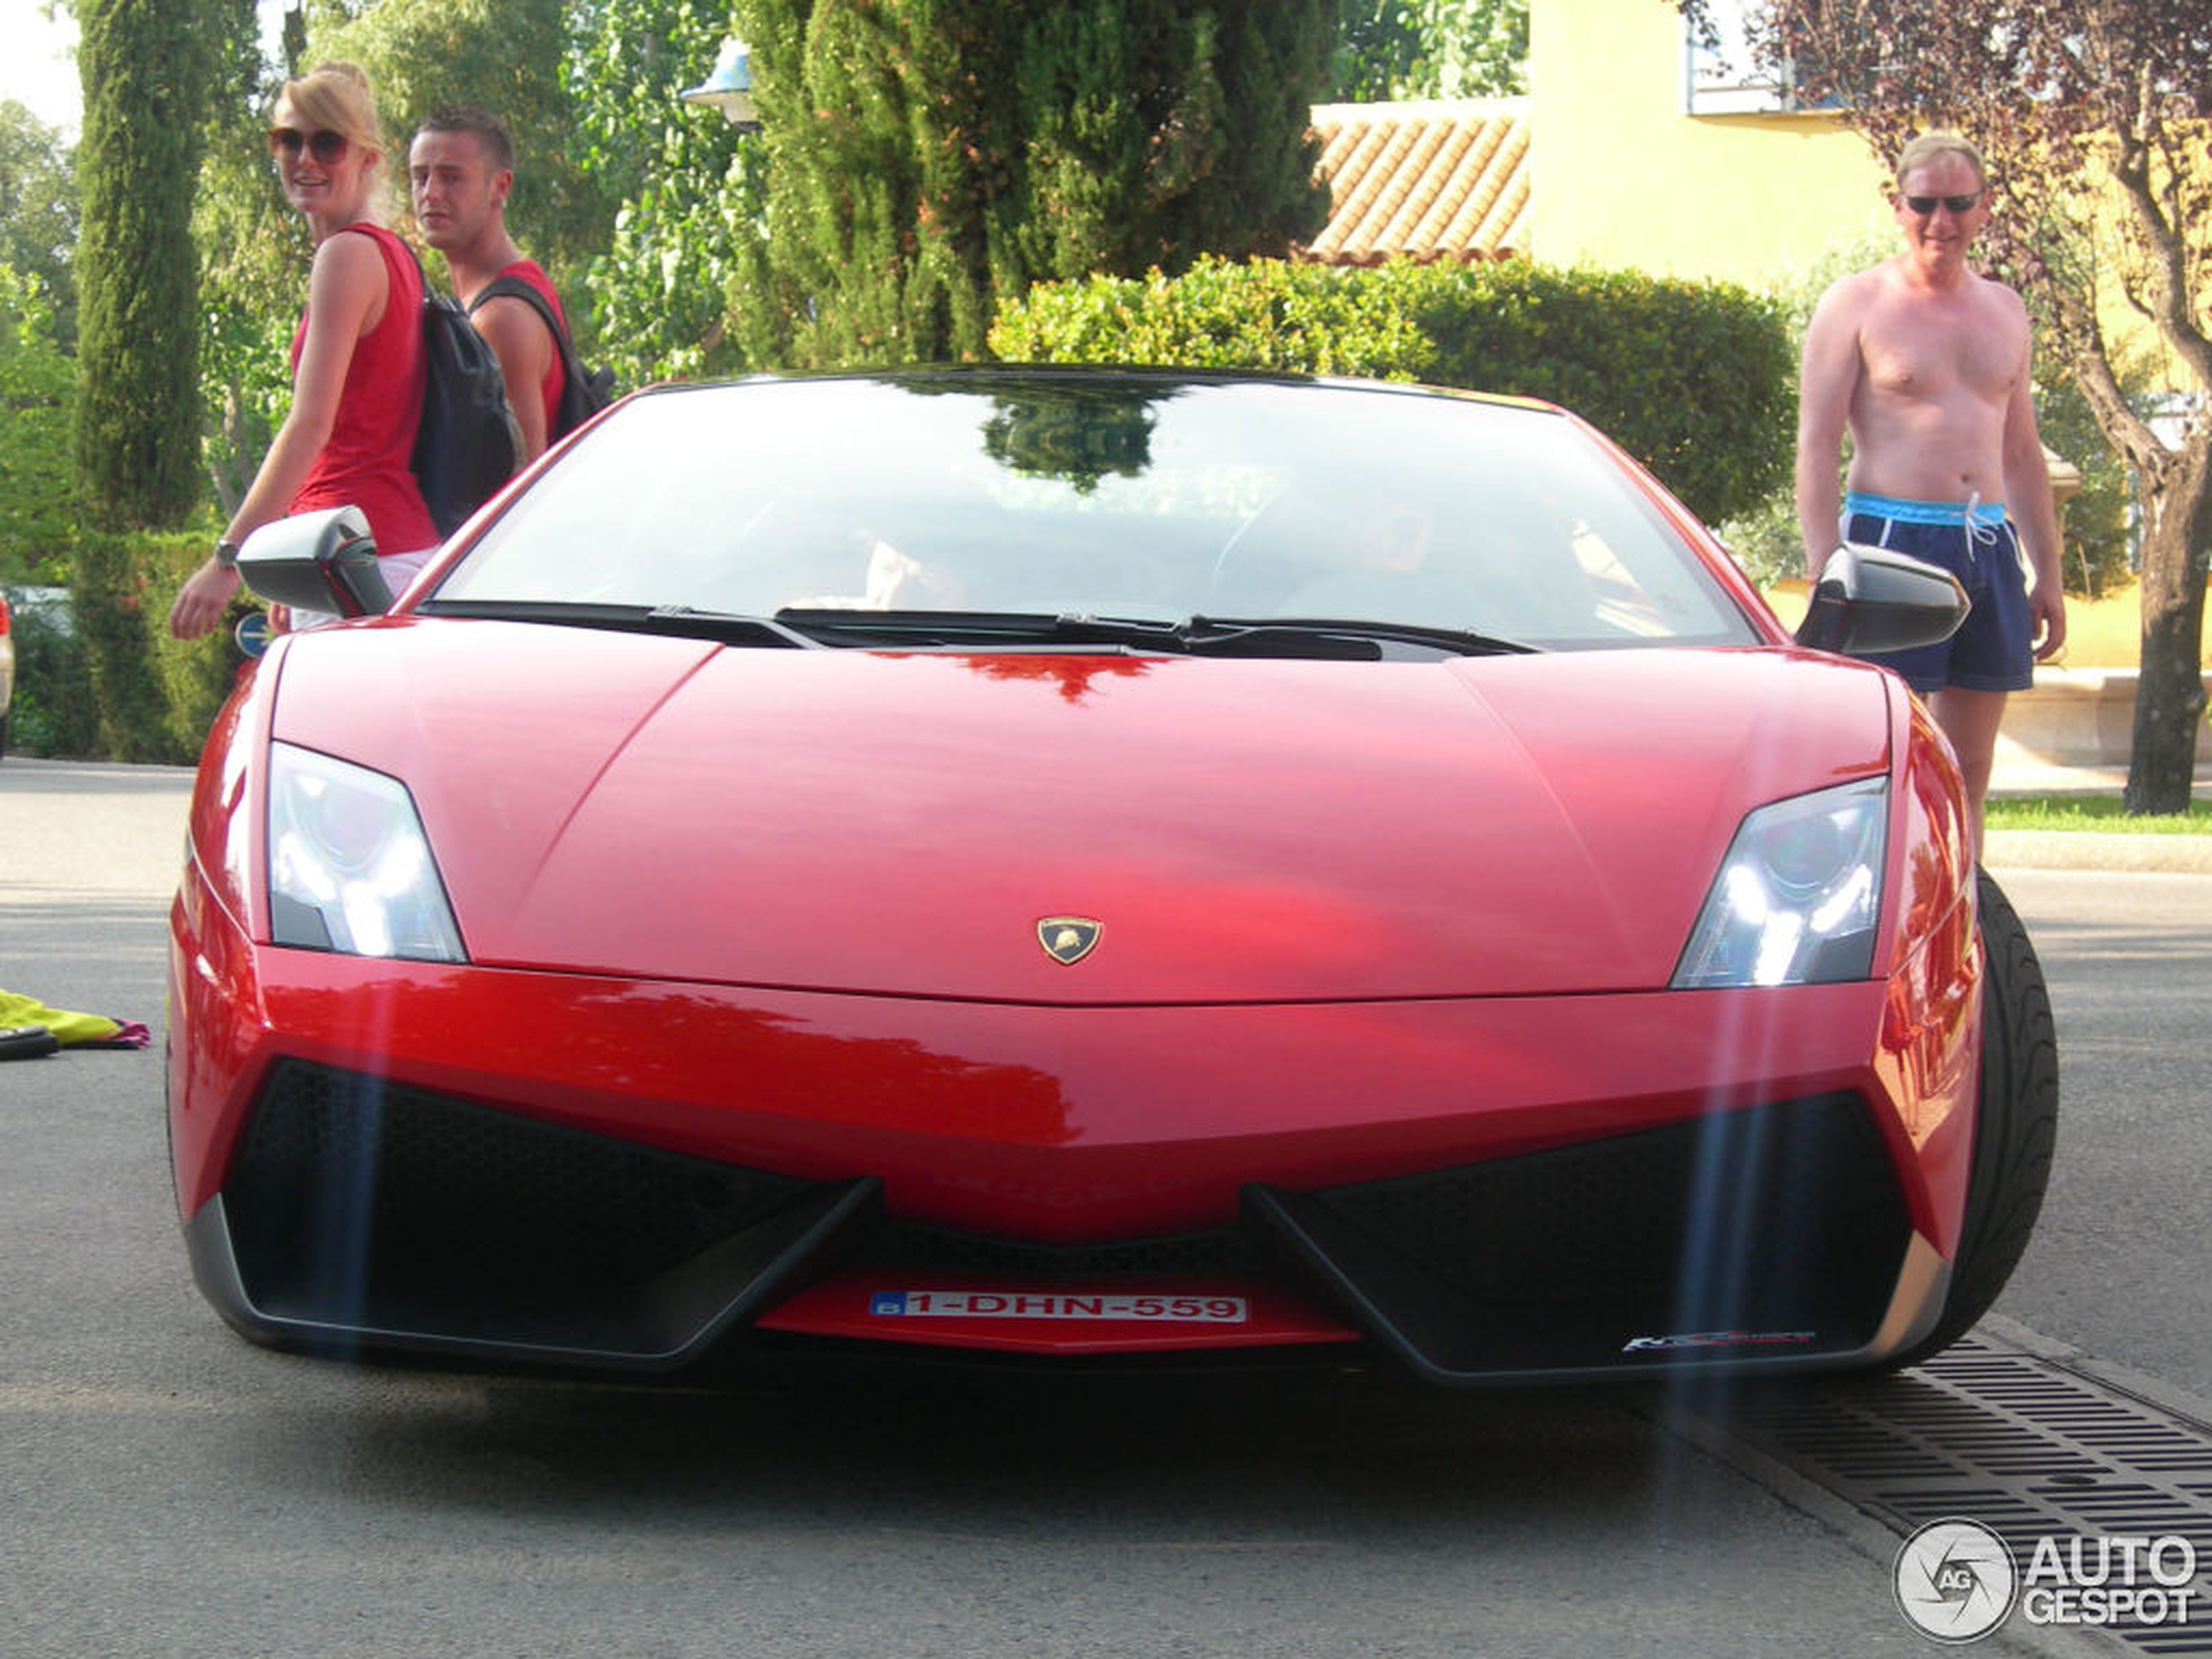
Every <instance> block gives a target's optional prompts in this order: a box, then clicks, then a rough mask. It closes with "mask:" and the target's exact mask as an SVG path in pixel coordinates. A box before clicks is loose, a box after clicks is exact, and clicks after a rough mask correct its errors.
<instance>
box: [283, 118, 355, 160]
mask: <svg viewBox="0 0 2212 1659" xmlns="http://www.w3.org/2000/svg"><path fill="white" fill-rule="evenodd" d="M302 149H304V150H306V151H307V152H308V153H309V154H310V155H312V156H314V158H315V159H316V160H317V161H320V163H322V165H324V166H326V167H327V166H328V165H330V164H331V163H332V162H334V161H335V160H337V159H338V158H339V157H341V156H342V155H344V154H345V153H346V135H345V134H344V133H342V132H332V131H331V130H330V129H329V128H328V127H319V128H317V129H316V130H315V131H314V132H300V129H299V128H297V127H271V128H270V129H269V153H270V154H271V155H273V156H278V155H280V156H283V157H285V158H287V159H289V158H293V157H295V156H297V155H298V154H299V153H300V151H301V150H302Z"/></svg>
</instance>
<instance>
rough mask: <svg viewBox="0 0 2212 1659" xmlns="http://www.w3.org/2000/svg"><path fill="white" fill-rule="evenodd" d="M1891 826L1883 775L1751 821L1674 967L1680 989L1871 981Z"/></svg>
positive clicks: (1760, 813) (1766, 811) (1780, 806)
mask: <svg viewBox="0 0 2212 1659" xmlns="http://www.w3.org/2000/svg"><path fill="white" fill-rule="evenodd" d="M1888 825H1889V784H1888V780H1887V779H1881V778H1869V779H1865V780H1864V781H1862V782H1859V783H1855V784H1845V785H1844V786H1842V787H1841V788H1838V789H1824V790H1820V791H1818V792H1817V793H1814V794H1811V795H1799V796H1797V797H1796V798H1795V799H1791V800H1778V801H1776V802H1775V803H1774V804H1773V805H1772V806H1762V807H1760V808H1759V809H1758V810H1757V812H1755V813H1751V814H1750V815H1749V816H1748V817H1746V818H1745V819H1744V820H1743V827H1741V828H1740V829H1738V830H1737V832H1736V840H1734V841H1733V842H1731V843H1730V846H1729V849H1728V857H1727V858H1726V859H1725V860H1723V861H1722V863H1721V873H1720V877H1719V879H1718V880H1716V881H1715V882H1714V883H1713V890H1712V892H1711V894H1710V895H1709V896H1708V897H1707V898H1706V900H1705V909H1704V914H1703V915H1701V916H1699V918H1698V919H1697V926H1696V928H1695V929H1693V930H1692V932H1691V933H1690V935H1689V947H1688V948H1686V949H1685V950H1684V951H1683V954H1682V962H1681V965H1680V966H1679V967H1677V968H1676V969H1675V977H1674V981H1673V982H1674V984H1675V985H1676V987H1677V988H1695V987H1704V986H1720V985H1815V984H1822V983H1827V982H1832V981H1837V980H1851V979H1865V977H1866V976H1867V975H1868V974H1870V973H1871V972H1872V970H1873V965H1874V929H1875V927H1876V925H1877V924H1878V922H1879V921H1880V920H1881V915H1882V855H1883V850H1884V847H1885V842H1886V833H1887V828H1888Z"/></svg>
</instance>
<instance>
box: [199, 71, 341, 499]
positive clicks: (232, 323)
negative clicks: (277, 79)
mask: <svg viewBox="0 0 2212 1659" xmlns="http://www.w3.org/2000/svg"><path fill="white" fill-rule="evenodd" d="M220 45H221V51H220V52H219V56H218V57H217V60H216V74H215V77H214V80H213V84H212V89H211V96H210V101H209V109H208V112H207V125H206V140H205V144H204V146H203V153H202V158H201V162H200V175H199V191H198V192H197V193H196V195H195V197H194V199H193V202H192V242H193V245H194V246H196V247H197V248H198V249H199V257H200V307H199V372H200V402H201V409H202V413H203V421H204V427H203V435H204V444H203V448H202V460H203V463H204V465H205V466H206V472H207V476H208V481H209V482H210V483H211V484H212V487H213V490H214V496H215V501H216V503H217V505H218V507H219V509H220V510H221V512H222V514H223V515H224V516H226V517H227V516H229V515H230V514H231V513H232V512H233V511H235V510H236V509H237V507H238V504H239V502H240V501H241V500H242V499H244V497H245V495H246V488H247V486H248V485H250V484H251V483H252V482H253V473H254V469H256V468H257V467H259V466H260V461H261V455H262V454H263V452H264V451H265V450H266V449H267V448H268V445H269V440H270V438H271V437H272V436H273V435H274V434H275V431H276V428H277V425H278V423H279V422H280V421H281V420H282V419H283V418H284V412H285V408H286V407H287V404H288V403H289V402H290V401H291V396H292V377H291V374H290V373H289V368H288V364H287V351H286V347H287V342H288V341H289V340H290V339H291V336H292V329H293V325H294V324H295V323H296V322H297V321H298V320H299V316H300V305H301V303H302V301H303V300H305V298H306V295H307V265H308V258H309V254H310V251H311V250H310V249H309V247H308V245H307V228H306V226H304V225H303V224H302V223H301V221H300V215H299V214H298V213H296V212H293V210H292V208H291V207H290V206H288V205H287V203H286V201H285V199H284V193H283V192H282V191H281V190H280V188H279V186H278V183H277V176H276V170H275V168H274V167H273V166H272V165H270V163H269V158H268V151H267V148H266V143H265V140H264V138H263V132H264V130H265V128H266V125H267V118H268V113H269V105H270V101H271V98H272V95H273V88H274V80H273V78H272V77H271V75H270V74H269V72H268V69H267V66H266V64H264V63H263V62H262V59H261V54H260V44H259V42H258V41H257V40H256V39H255V38H254V37H253V36H252V35H241V36H234V37H232V38H231V39H229V40H228V41H226V42H223V43H220Z"/></svg>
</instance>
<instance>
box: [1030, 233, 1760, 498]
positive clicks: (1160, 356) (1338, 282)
mask: <svg viewBox="0 0 2212 1659" xmlns="http://www.w3.org/2000/svg"><path fill="white" fill-rule="evenodd" d="M990 343H991V349H992V351H993V352H995V354H997V355H998V356H999V357H1001V359H1004V360H1007V361H1016V362H1039V363H1047V362H1063V363H1108V362H1112V363H1145V364H1166V365H1174V366H1178V367H1186V368H1260V369H1280V370H1289V371H1295V372H1298V373H1304V374H1356V375H1364V376H1368V377H1372V378H1375V379H1382V380H1418V381H1428V382H1430V383H1431V384H1433V385H1439V386H1455V387H1463V388H1469V389H1473V390H1477V391H1485V392H1504V393H1514V394H1518V395H1523V396H1528V397H1540V398H1544V399H1547V400H1548V401H1552V402H1554V403H1558V404H1561V405H1563V406H1564V407H1566V408H1569V409H1572V410H1574V411H1575V413H1576V414H1578V415H1581V416H1583V417H1584V418H1585V419H1587V420H1588V421H1592V422H1593V423H1594V424H1595V425H1596V426H1598V427H1600V428H1602V429H1603V430H1604V431H1606V432H1607V433H1608V434H1609V435H1611V436H1612V437H1613V438H1614V439H1615V440H1616V441H1617V442H1619V443H1620V444H1621V445H1622V448H1626V449H1627V450H1629V453H1630V454H1632V455H1635V456H1637V457H1638V458H1639V459H1640V460H1642V462H1644V464H1645V465H1647V466H1648V467H1649V468H1650V469H1652V471H1653V472H1654V473H1656V474H1657V475H1658V476H1659V477H1660V478H1661V479H1662V480H1663V481H1664V482H1666V484H1667V486H1668V488H1669V489H1672V490H1673V491H1674V492H1675V493H1676V495H1677V496H1681V497H1682V499H1683V502H1685V503H1687V504H1688V506H1689V508H1690V509H1691V510H1692V511H1693V512H1695V513H1696V514H1697V515H1698V516H1700V517H1701V518H1703V520H1704V521H1705V522H1706V523H1720V522H1721V521H1723V519H1727V518H1730V517H1733V516H1736V515H1737V514H1739V513H1743V512H1746V511H1749V510H1750V509H1752V508H1753V507H1755V506H1756V505H1757V503H1758V502H1760V501H1761V500H1762V499H1764V497H1765V496H1767V495H1768V494H1769V493H1770V491H1771V490H1773V489H1775V488H1777V486H1778V485H1780V484H1781V483H1782V482H1784V480H1786V479H1787V478H1788V476H1789V475H1790V469H1791V455H1792V452H1793V446H1794V442H1795V432H1796V410H1795V404H1794V398H1795V390H1794V387H1795V381H1796V368H1797V366H1796V363H1795V361H1794V355H1793V353H1792V350H1791V342H1790V334H1789V327H1788V324H1787V321H1786V320H1785V319H1784V315H1783V313H1782V310H1781V307H1779V306H1778V305H1777V304H1776V303H1775V302H1773V301H1771V300H1766V299H1764V298H1761V297H1759V296H1757V295H1755V294H1753V293H1750V291H1749V290H1747V289H1743V288H1740V287H1735V286H1734V285H1732V284H1728V283H1691V282H1681V281H1670V280H1662V279H1659V278H1656V277H1649V276H1644V275H1642V274H1640V273H1635V272H1608V271H1582V270H1577V271H1556V270H1549V269H1546V268H1545V267H1543V266H1536V265H1532V264H1530V263H1528V262H1527V261H1525V260H1504V261H1500V262H1497V263H1493V264H1486V265H1473V266H1457V265H1448V266H1447V265H1413V264H1408V263H1404V262H1399V263H1394V264H1390V265H1385V266H1377V267H1375V268H1372V269H1349V270H1347V269H1342V268H1338V267H1333V266H1318V265H1304V264H1289V263H1285V262H1283V261H1281V260H1253V261H1251V263H1249V264H1235V263H1231V262H1229V261H1227V260H1202V261H1201V262H1199V263H1198V264H1197V265H1196V266H1192V267H1191V269H1190V270H1189V271H1188V272H1186V273H1184V274H1183V275H1182V276H1179V277H1166V276H1163V275H1161V274H1160V273H1158V272H1157V271H1156V272H1154V273H1152V274H1151V275H1150V276H1149V277H1145V278H1142V279H1123V278H1114V277H1092V278H1089V279H1086V280H1081V281H1072V282H1052V283H1040V284H1038V285H1037V286H1036V287H1033V288H1031V289H1030V290H1029V291H1028V293H1027V294H1026V295H1025V296H1023V297H1022V298H1020V299H1015V300H1003V301H1001V303H1000V306H999V309H998V314H997V320H996V321H995V324H994V326H993V327H992V330H991V340H990Z"/></svg>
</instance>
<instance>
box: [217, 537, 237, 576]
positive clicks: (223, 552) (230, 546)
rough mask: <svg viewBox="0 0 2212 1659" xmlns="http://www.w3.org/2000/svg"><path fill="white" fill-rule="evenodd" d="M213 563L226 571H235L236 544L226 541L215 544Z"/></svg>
mask: <svg viewBox="0 0 2212 1659" xmlns="http://www.w3.org/2000/svg"><path fill="white" fill-rule="evenodd" d="M215 563H218V564H219V565H221V566H222V567H223V568H224V569H225V570H233V569H235V568H236V567H237V564H238V543H236V542H228V541H225V542H218V543H215Z"/></svg>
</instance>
